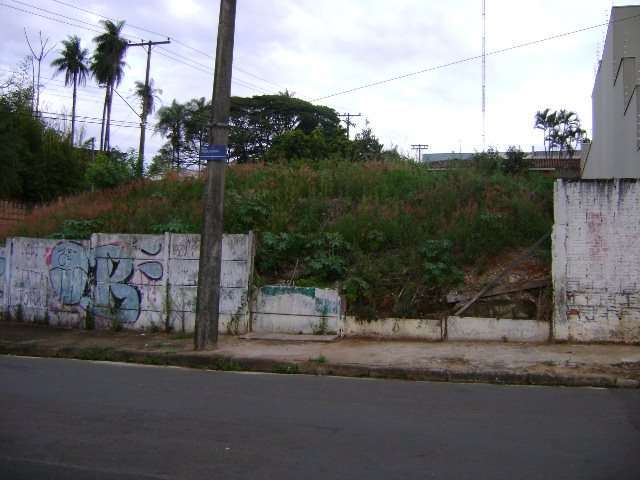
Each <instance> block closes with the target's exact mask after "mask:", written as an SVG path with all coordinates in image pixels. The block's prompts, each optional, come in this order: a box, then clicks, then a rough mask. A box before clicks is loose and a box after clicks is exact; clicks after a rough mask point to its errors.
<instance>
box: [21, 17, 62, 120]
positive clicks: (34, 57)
mask: <svg viewBox="0 0 640 480" xmlns="http://www.w3.org/2000/svg"><path fill="white" fill-rule="evenodd" d="M38 37H39V39H40V50H39V51H38V52H37V53H36V51H35V50H34V49H33V47H32V46H31V41H30V40H29V35H27V29H26V28H25V29H24V38H26V39H27V45H28V46H29V50H30V51H31V57H30V58H31V68H32V70H34V69H35V64H36V63H37V64H38V73H37V80H36V73H35V72H32V82H33V92H34V96H35V102H34V101H33V100H32V102H31V111H32V112H34V113H35V115H36V116H38V115H39V114H40V87H41V86H42V84H41V83H40V73H41V67H42V61H43V60H44V59H45V58H46V57H47V55H49V53H51V50H53V49H54V47H55V45H51V47H49V48H48V49H47V44H48V43H49V37H47V38H45V39H43V38H42V32H38ZM34 107H35V108H34Z"/></svg>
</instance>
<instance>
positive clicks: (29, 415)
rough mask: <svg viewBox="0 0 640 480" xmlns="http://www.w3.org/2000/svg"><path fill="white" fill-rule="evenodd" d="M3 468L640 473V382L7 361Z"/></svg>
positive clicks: (79, 475) (292, 474)
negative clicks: (374, 376) (468, 380)
mask: <svg viewBox="0 0 640 480" xmlns="http://www.w3.org/2000/svg"><path fill="white" fill-rule="evenodd" d="M0 478H2V479H5V478H6V479H29V480H36V479H100V480H102V479H141V480H145V479H173V478H177V479H237V478H243V479H273V480H275V479H296V480H298V479H303V480H310V479H316V478H317V479H367V480H369V479H396V478H416V479H428V478H451V479H465V478H470V479H483V478H487V479H489V478H490V479H500V478H504V479H510V480H511V479H538V478H539V479H551V478H552V479H554V480H557V479H564V478H567V479H569V478H570V479H592V478H601V479H617V480H620V479H627V478H628V479H636V480H637V479H638V478H640V391H637V390H596V389H578V388H544V387H542V388H540V387H502V386H491V385H465V384H446V383H420V382H413V383H412V382H403V381H385V380H359V379H346V378H331V377H307V376H298V375H265V374H241V373H224V372H208V371H197V370H186V369H178V368H166V367H146V366H135V365H120V364H106V363H93V362H82V361H76V360H55V359H35V358H13V357H0Z"/></svg>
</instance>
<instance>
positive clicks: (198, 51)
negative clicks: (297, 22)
mask: <svg viewBox="0 0 640 480" xmlns="http://www.w3.org/2000/svg"><path fill="white" fill-rule="evenodd" d="M13 1H15V0H13ZM51 1H52V2H55V3H58V4H60V5H64V6H65V7H69V8H72V9H76V10H78V11H80V12H83V13H87V14H89V15H95V16H96V17H100V18H103V19H105V20H113V19H112V18H110V17H108V16H106V15H102V14H100V13H97V12H93V11H91V10H87V9H85V8H81V7H79V6H77V5H74V4H72V3H68V2H63V1H61V0H51ZM126 26H127V27H130V28H133V29H135V30H139V31H141V32H146V33H150V34H152V35H156V36H158V37H162V38H169V39H171V40H172V41H173V42H175V43H177V44H178V45H181V46H182V47H185V48H188V49H189V50H191V51H193V52H195V53H198V54H199V55H202V56H204V57H207V58H209V59H211V60H214V59H215V56H214V55H212V54H211V53H208V52H205V51H203V50H200V49H198V48H195V47H192V46H191V45H189V44H187V43H185V42H183V41H181V40H179V39H177V38H175V37H173V36H172V35H167V34H164V33H160V32H155V31H153V30H149V29H147V28H144V27H140V26H138V25H134V24H132V23H127V24H126ZM207 68H208V67H207ZM233 68H234V70H237V71H239V72H242V73H244V74H245V75H249V76H250V77H253V78H255V79H257V80H261V81H263V82H265V83H268V84H270V85H272V86H274V87H276V88H282V89H284V90H286V88H285V87H283V86H281V85H278V84H276V83H273V82H271V81H270V80H267V79H266V78H263V77H261V76H259V75H256V74H254V73H252V72H249V71H247V70H244V69H242V68H240V67H237V66H234V67H233Z"/></svg>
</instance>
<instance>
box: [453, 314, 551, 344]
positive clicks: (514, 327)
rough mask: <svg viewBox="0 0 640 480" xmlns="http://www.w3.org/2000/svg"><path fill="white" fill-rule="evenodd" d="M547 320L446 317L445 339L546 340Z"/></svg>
mask: <svg viewBox="0 0 640 480" xmlns="http://www.w3.org/2000/svg"><path fill="white" fill-rule="evenodd" d="M550 333H551V332H550V328H549V322H542V321H539V320H514V319H510V318H472V317H449V318H447V340H458V341H489V342H491V341H504V342H547V341H549V336H550Z"/></svg>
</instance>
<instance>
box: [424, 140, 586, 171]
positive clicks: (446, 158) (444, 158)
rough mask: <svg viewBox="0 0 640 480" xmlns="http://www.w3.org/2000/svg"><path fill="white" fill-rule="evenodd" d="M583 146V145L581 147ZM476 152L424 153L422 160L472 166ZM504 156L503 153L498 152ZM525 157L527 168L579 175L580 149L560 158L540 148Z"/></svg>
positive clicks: (445, 165) (435, 166) (437, 166)
mask: <svg viewBox="0 0 640 480" xmlns="http://www.w3.org/2000/svg"><path fill="white" fill-rule="evenodd" d="M583 148H584V147H583ZM475 155H476V153H468V152H462V153H456V152H451V153H424V154H423V155H422V162H423V163H426V164H428V165H429V166H430V167H431V168H433V169H447V168H461V167H466V166H472V165H473V162H472V160H473V159H474V157H475ZM499 155H500V156H501V157H502V158H504V157H505V153H504V152H499ZM525 158H526V159H527V160H528V161H529V170H532V171H540V172H549V173H551V174H554V175H556V176H561V177H572V178H575V177H577V176H579V171H580V159H581V151H580V150H576V151H574V152H571V154H569V153H568V152H565V153H563V157H562V158H558V152H551V153H547V152H545V151H540V150H533V149H532V150H531V151H530V152H525Z"/></svg>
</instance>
